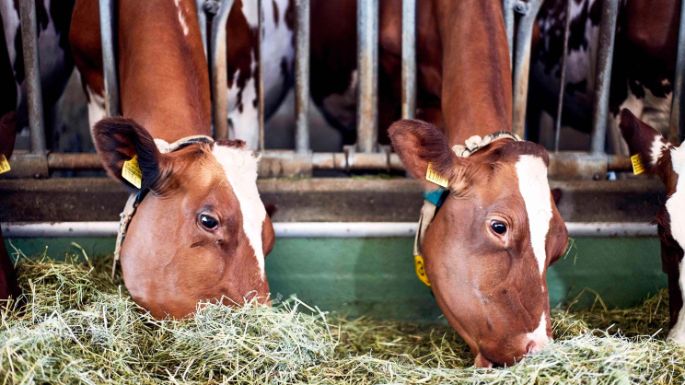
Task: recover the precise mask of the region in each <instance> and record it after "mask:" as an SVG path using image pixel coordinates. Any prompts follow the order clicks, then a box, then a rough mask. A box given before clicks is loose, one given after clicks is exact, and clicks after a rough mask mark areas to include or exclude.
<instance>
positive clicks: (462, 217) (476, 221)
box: [390, 120, 568, 366]
mask: <svg viewBox="0 0 685 385" xmlns="http://www.w3.org/2000/svg"><path fill="white" fill-rule="evenodd" d="M390 136H391V139H392V143H393V145H394V147H395V150H396V151H397V152H398V154H399V156H400V158H401V159H402V161H403V163H404V165H405V166H406V168H407V170H408V171H409V173H411V174H412V175H413V176H414V177H416V178H420V179H424V177H425V175H426V169H427V167H428V163H429V162H430V163H431V167H432V168H433V169H434V170H435V171H437V172H438V173H439V174H441V175H442V176H443V177H445V178H447V180H448V181H449V191H450V193H449V196H448V197H447V198H446V199H445V201H444V203H443V204H442V206H441V207H440V209H439V210H438V212H437V213H436V215H435V217H434V218H433V221H432V222H431V224H430V225H429V226H428V228H427V230H426V232H425V234H424V238H423V243H422V252H423V256H424V258H425V260H426V261H425V263H426V266H425V267H426V273H427V275H428V278H429V279H430V281H431V285H432V289H433V293H434V294H435V298H436V300H437V302H438V305H439V306H440V308H441V309H442V311H443V313H444V315H445V317H446V318H447V320H448V321H449V323H450V325H451V326H452V327H453V328H455V329H456V330H457V332H458V333H459V334H460V335H461V336H462V337H463V338H464V340H465V341H466V342H467V343H468V344H469V346H470V347H471V349H472V351H473V353H474V354H475V355H476V365H477V366H491V365H492V364H512V363H514V362H515V361H517V360H518V359H520V358H521V357H522V356H523V355H524V354H526V353H530V352H534V351H537V350H539V349H541V348H542V347H543V346H545V344H547V343H548V342H549V341H550V339H551V327H550V313H549V298H548V293H547V283H546V280H545V276H546V271H547V266H548V265H549V264H550V263H552V262H553V261H555V260H556V259H558V258H559V257H560V256H561V255H562V254H563V252H564V250H565V249H566V245H567V242H568V235H567V231H566V226H565V225H564V222H563V220H562V219H561V216H560V215H559V212H558V211H557V209H556V205H555V203H554V201H553V199H552V195H551V194H550V189H549V184H548V181H547V162H548V157H547V153H546V152H545V150H544V149H543V148H542V147H540V146H538V145H536V144H533V143H530V142H516V141H512V140H508V139H502V140H498V141H495V142H493V143H491V144H490V145H488V146H486V147H484V148H483V149H481V150H479V151H478V152H476V153H474V154H472V155H471V156H470V157H468V158H461V157H457V156H456V155H455V153H454V152H453V151H452V149H450V147H449V146H448V144H447V140H446V138H445V136H444V135H443V133H442V132H441V131H440V130H438V129H437V128H436V127H435V126H433V125H431V124H428V123H425V122H421V121H415V120H404V121H400V122H397V123H395V124H393V126H392V127H391V128H390ZM429 185H430V183H428V184H427V185H426V188H427V189H432V188H434V187H435V186H434V185H433V186H429Z"/></svg>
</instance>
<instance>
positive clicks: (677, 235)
mask: <svg viewBox="0 0 685 385" xmlns="http://www.w3.org/2000/svg"><path fill="white" fill-rule="evenodd" d="M671 162H672V164H673V171H674V172H675V173H676V174H678V182H677V184H676V190H675V193H674V194H673V195H671V196H670V197H669V198H668V200H667V201H666V210H667V211H668V215H669V217H670V221H671V223H670V225H671V234H672V235H673V239H675V240H676V242H678V244H679V245H680V247H681V248H683V249H685V178H683V177H682V175H683V173H684V172H685V149H683V146H680V147H677V148H673V149H672V150H671ZM684 268H685V265H684V264H683V262H682V261H681V262H680V264H679V273H680V279H679V280H678V284H679V285H680V292H681V295H683V296H684V297H685V269H684ZM668 338H669V339H671V340H673V341H675V342H677V343H679V344H681V345H685V306H683V308H681V309H680V313H678V320H677V321H676V324H675V325H674V326H673V328H672V329H671V331H670V333H669V334H668Z"/></svg>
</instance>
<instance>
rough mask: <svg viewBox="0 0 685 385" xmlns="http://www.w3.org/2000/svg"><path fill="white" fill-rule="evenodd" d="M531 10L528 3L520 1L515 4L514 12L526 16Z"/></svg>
mask: <svg viewBox="0 0 685 385" xmlns="http://www.w3.org/2000/svg"><path fill="white" fill-rule="evenodd" d="M529 10H530V4H528V2H527V1H523V0H519V1H517V2H515V3H514V12H516V13H520V14H521V15H526V14H527V13H528V11H529Z"/></svg>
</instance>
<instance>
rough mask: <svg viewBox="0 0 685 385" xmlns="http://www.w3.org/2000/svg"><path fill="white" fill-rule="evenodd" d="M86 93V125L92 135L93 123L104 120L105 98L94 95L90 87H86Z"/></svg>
mask: <svg viewBox="0 0 685 385" xmlns="http://www.w3.org/2000/svg"><path fill="white" fill-rule="evenodd" d="M86 93H87V94H88V124H89V125H90V132H91V134H92V133H93V126H95V123H97V122H99V121H100V120H101V119H104V117H105V115H106V112H105V98H104V96H102V95H98V94H96V93H95V92H94V91H93V90H92V89H91V88H90V86H86Z"/></svg>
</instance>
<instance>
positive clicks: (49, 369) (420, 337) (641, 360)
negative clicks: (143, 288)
mask: <svg viewBox="0 0 685 385" xmlns="http://www.w3.org/2000/svg"><path fill="white" fill-rule="evenodd" d="M108 267H109V265H108V263H107V262H106V261H104V262H98V264H97V265H92V264H91V263H90V262H88V261H86V262H85V263H83V262H79V263H74V261H67V262H55V261H51V260H47V259H44V260H41V261H30V260H27V259H21V260H20V262H19V264H18V269H19V274H20V281H21V285H22V288H23V290H24V293H25V295H24V297H23V298H22V301H23V304H22V305H21V306H20V305H18V304H16V303H6V304H5V305H4V310H3V312H2V317H1V318H0V384H31V383H51V384H75V383H86V384H106V383H112V384H161V383H164V384H167V383H184V384H208V383H209V384H219V383H230V384H270V383H273V384H290V383H311V384H319V383H321V384H380V383H426V384H443V383H469V384H471V383H476V384H477V383H488V384H631V383H644V384H681V383H684V382H685V349H683V348H678V347H676V346H674V345H672V344H671V343H667V342H665V341H664V340H663V339H664V337H665V328H666V326H667V307H668V305H667V301H665V300H664V296H665V293H661V294H659V295H658V296H656V297H653V298H651V299H649V300H648V301H646V302H645V303H644V304H643V305H642V306H640V307H637V308H634V309H629V310H618V311H617V310H607V309H605V308H604V307H603V306H602V304H601V303H597V306H595V309H593V311H580V312H573V311H557V312H556V313H555V314H554V320H555V321H554V323H555V324H554V328H555V336H556V338H557V340H556V342H555V343H554V344H553V346H551V347H550V348H547V349H545V350H544V351H543V352H542V353H540V354H538V355H535V356H533V357H530V358H526V359H524V361H523V362H521V363H519V364H518V365H515V366H513V367H511V368H504V369H489V370H485V369H474V368H472V367H471V365H472V358H471V357H470V355H469V352H468V350H467V348H466V346H465V345H464V344H463V342H462V341H461V339H460V338H459V337H458V336H457V335H456V333H454V332H453V331H452V330H451V329H449V328H448V327H446V326H430V325H417V324H407V323H397V322H381V321H374V320H369V319H357V320H344V319H339V318H330V317H328V316H327V315H325V314H324V313H322V312H319V311H317V310H316V309H313V308H311V307H308V306H306V305H305V304H303V303H301V302H299V301H297V300H295V299H290V300H287V301H282V302H280V303H278V304H276V305H275V306H274V307H273V308H266V307H262V306H258V305H254V304H248V305H247V306H245V307H243V308H238V309H233V308H228V307H225V306H218V305H212V304H205V305H203V306H202V307H201V309H200V310H199V311H198V313H197V315H196V316H195V317H194V318H192V319H189V320H184V321H171V320H165V321H156V320H154V319H152V318H151V317H149V316H148V315H147V314H146V313H145V312H144V311H142V310H141V309H140V308H139V307H137V306H136V305H135V304H134V303H133V302H132V301H131V299H130V298H129V296H128V295H127V293H126V292H125V290H124V289H122V287H123V286H122V285H121V282H114V283H112V281H111V280H110V279H109V273H108Z"/></svg>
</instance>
